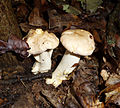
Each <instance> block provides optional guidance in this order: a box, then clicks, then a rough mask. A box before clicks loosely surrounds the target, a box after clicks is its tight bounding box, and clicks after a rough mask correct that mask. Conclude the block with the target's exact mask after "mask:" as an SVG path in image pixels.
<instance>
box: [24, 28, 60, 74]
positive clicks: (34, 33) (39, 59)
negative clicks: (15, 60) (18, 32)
mask: <svg viewBox="0 0 120 108" xmlns="http://www.w3.org/2000/svg"><path fill="white" fill-rule="evenodd" d="M25 39H26V42H27V43H28V45H29V47H30V50H28V53H29V55H31V54H32V55H33V56H34V58H35V59H36V62H35V63H34V65H33V67H32V72H33V74H37V73H39V72H41V73H44V72H48V71H49V70H50V69H51V56H52V52H53V49H54V48H56V47H57V46H58V45H59V39H58V38H57V37H56V36H55V34H53V33H48V32H47V31H43V30H42V29H36V30H33V29H31V30H30V31H29V33H28V34H27V36H26V37H25Z"/></svg>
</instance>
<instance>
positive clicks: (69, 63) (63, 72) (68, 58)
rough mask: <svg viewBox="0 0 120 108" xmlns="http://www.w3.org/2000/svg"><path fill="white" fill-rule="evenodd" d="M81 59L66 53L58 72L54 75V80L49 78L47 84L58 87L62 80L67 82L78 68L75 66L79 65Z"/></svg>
mask: <svg viewBox="0 0 120 108" xmlns="http://www.w3.org/2000/svg"><path fill="white" fill-rule="evenodd" d="M79 60H80V57H78V56H76V55H74V54H72V53H70V52H68V51H66V52H65V54H64V56H63V58H62V60H61V62H60V63H59V65H58V67H57V68H56V70H55V71H54V72H53V73H52V78H51V79H50V78H47V79H46V83H47V84H53V85H54V86H55V87H58V86H59V85H60V84H61V83H62V80H67V77H68V75H69V74H70V73H71V72H72V71H73V70H74V69H75V68H76V66H73V65H74V64H75V63H79Z"/></svg>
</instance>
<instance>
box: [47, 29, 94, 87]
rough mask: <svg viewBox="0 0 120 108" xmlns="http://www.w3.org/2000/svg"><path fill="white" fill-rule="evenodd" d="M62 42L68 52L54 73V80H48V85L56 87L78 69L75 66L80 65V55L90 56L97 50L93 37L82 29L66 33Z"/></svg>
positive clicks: (63, 34) (61, 39)
mask: <svg viewBox="0 0 120 108" xmlns="http://www.w3.org/2000/svg"><path fill="white" fill-rule="evenodd" d="M60 41H61V43H62V45H63V46H64V47H65V48H66V49H67V50H66V52H65V54H64V56H63V58H62V60H61V62H60V63H59V65H58V66H57V68H56V69H55V71H54V72H53V73H52V78H51V79H50V78H47V79H46V83H47V84H53V85H54V86H55V87H58V86H59V85H60V84H61V83H62V81H63V80H67V79H68V75H69V74H70V73H71V72H72V71H73V70H74V69H75V68H76V66H74V64H76V63H79V60H80V55H82V56H89V55H91V54H92V53H93V51H94V50H95V42H94V38H93V35H92V34H91V33H90V32H88V31H85V30H82V29H75V30H66V31H64V32H63V33H62V35H61V38H60Z"/></svg>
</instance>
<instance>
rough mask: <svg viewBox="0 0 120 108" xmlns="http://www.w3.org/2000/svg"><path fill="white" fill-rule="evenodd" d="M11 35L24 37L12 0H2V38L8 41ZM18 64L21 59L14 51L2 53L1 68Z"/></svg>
mask: <svg viewBox="0 0 120 108" xmlns="http://www.w3.org/2000/svg"><path fill="white" fill-rule="evenodd" d="M11 35H15V36H18V37H22V35H21V32H20V29H19V27H18V24H17V20H16V18H15V15H14V12H13V9H12V5H11V0H0V40H4V41H7V40H8V38H9V36H11ZM18 64H19V61H18V60H17V57H16V55H15V54H13V53H12V52H7V53H6V54H0V69H3V68H6V67H10V66H15V65H18Z"/></svg>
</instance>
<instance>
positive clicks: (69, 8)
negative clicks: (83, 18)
mask: <svg viewBox="0 0 120 108" xmlns="http://www.w3.org/2000/svg"><path fill="white" fill-rule="evenodd" d="M63 10H64V11H66V12H67V13H71V14H74V15H79V14H81V11H80V10H78V9H76V8H74V7H72V6H70V5H68V4H64V5H63Z"/></svg>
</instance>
